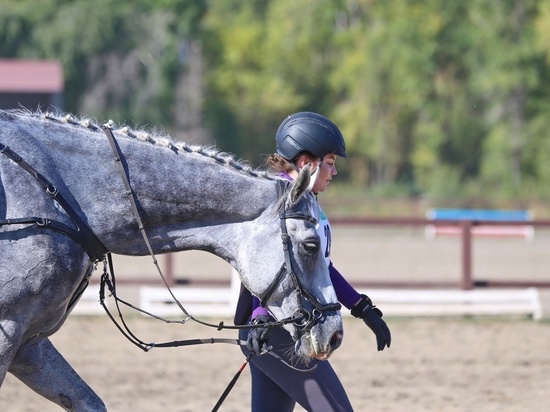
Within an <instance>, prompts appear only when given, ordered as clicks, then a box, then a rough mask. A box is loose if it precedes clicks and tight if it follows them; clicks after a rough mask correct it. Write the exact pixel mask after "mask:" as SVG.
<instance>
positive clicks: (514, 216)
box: [427, 209, 533, 222]
mask: <svg viewBox="0 0 550 412" xmlns="http://www.w3.org/2000/svg"><path fill="white" fill-rule="evenodd" d="M427 218H428V219H431V220H491V221H516V222H523V221H525V222H527V221H530V220H532V219H533V217H532V215H531V212H530V211H529V210H489V209H431V210H429V211H428V213H427Z"/></svg>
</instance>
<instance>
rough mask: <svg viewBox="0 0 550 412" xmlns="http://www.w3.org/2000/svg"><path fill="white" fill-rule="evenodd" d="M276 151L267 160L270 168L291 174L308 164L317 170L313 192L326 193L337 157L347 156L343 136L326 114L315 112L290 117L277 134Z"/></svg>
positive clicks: (335, 172)
mask: <svg viewBox="0 0 550 412" xmlns="http://www.w3.org/2000/svg"><path fill="white" fill-rule="evenodd" d="M275 140H276V142H277V146H276V148H275V151H276V153H275V154H274V155H272V156H270V157H269V158H268V159H267V163H268V165H269V167H270V168H271V169H272V170H274V171H277V172H285V173H287V174H289V175H292V173H293V172H294V171H299V170H301V169H302V168H303V167H304V166H305V165H307V164H311V166H312V170H317V168H318V172H317V173H316V174H315V177H316V180H315V183H314V185H313V189H312V190H313V192H315V193H319V192H324V191H325V190H326V188H327V186H328V184H329V183H330V180H331V179H332V176H334V175H336V174H337V171H336V166H335V162H336V157H337V156H342V157H346V156H347V154H346V145H345V142H344V137H343V136H342V133H341V132H340V130H339V129H338V127H337V126H336V125H335V124H334V123H332V122H331V121H330V120H329V119H327V118H326V117H324V116H322V115H320V114H317V113H312V112H300V113H296V114H293V115H290V116H288V117H287V118H286V119H285V120H284V121H283V122H282V123H281V125H280V126H279V129H278V130H277V134H276V135H275Z"/></svg>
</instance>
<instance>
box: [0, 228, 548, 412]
mask: <svg viewBox="0 0 550 412" xmlns="http://www.w3.org/2000/svg"><path fill="white" fill-rule="evenodd" d="M549 246H550V236H549V235H548V234H545V233H544V232H543V233H540V234H539V233H537V237H536V239H535V240H534V241H531V242H529V241H525V240H524V239H498V240H489V239H479V240H478V239H476V240H475V248H474V251H473V252H474V254H473V258H474V276H476V277H478V278H479V277H482V278H487V279H534V280H550V276H549V275H548V263H550V262H549V261H550V255H549V254H548V250H549V249H548V247H549ZM180 259H181V262H180V261H179V260H180ZM333 260H334V262H335V264H336V265H337V266H338V267H339V268H340V270H341V271H342V272H343V273H344V274H346V275H347V276H348V278H349V279H350V280H351V281H352V282H353V280H361V281H368V280H380V279H386V280H422V281H426V280H456V281H457V282H459V280H460V242H459V240H458V239H456V238H455V239H436V240H427V239H425V238H424V237H423V235H422V234H420V233H418V231H416V230H411V229H408V228H404V229H403V230H395V231H394V230H392V231H377V230H370V229H369V230H368V233H367V232H365V229H364V228H349V227H348V228H341V230H335V236H334V246H333ZM149 265H150V264H149V263H148V262H147V263H146V264H144V263H143V260H141V258H139V259H138V258H131V260H130V259H120V260H119V262H118V264H117V271H118V273H119V277H125V276H126V277H132V278H138V279H140V278H143V279H146V278H149V277H150V276H155V275H154V274H153V273H154V270H153V269H152V268H151V266H149ZM174 272H175V275H176V276H177V277H186V278H197V277H199V278H200V277H208V278H216V279H224V278H225V279H227V280H228V279H229V276H230V275H229V269H228V267H227V266H226V264H225V263H224V262H222V261H221V260H219V259H217V258H212V257H209V256H208V257H207V256H205V254H202V252H198V253H194V252H190V253H187V252H186V254H183V256H179V255H178V258H177V262H176V265H175V268H174ZM382 309H383V308H382ZM215 320H218V319H215ZM225 321H226V322H230V320H229V319H225ZM387 322H388V324H389V326H390V328H391V330H392V334H393V342H392V347H391V348H390V349H389V350H385V351H384V352H380V353H379V352H377V351H376V348H375V342H374V336H373V335H372V333H371V332H370V330H368V329H367V327H366V326H365V325H364V324H363V323H362V322H361V321H358V320H356V319H352V318H345V339H344V344H343V345H342V347H341V348H340V349H338V351H337V352H336V353H335V354H334V355H333V357H332V358H331V363H332V365H333V366H334V368H335V369H336V370H337V372H338V373H339V375H340V377H341V379H342V381H343V383H344V385H345V387H346V389H347V391H348V394H349V396H350V399H351V401H352V404H353V405H354V407H355V410H356V411H368V410H372V411H385V412H398V411H399V412H402V411H412V412H415V411H419V412H423V411H429V412H431V411H442V412H458V411H460V412H470V411H476V412H491V411H495V412H496V411H498V412H508V411H509V412H512V411H514V412H515V411H535V412H537V411H541V412H542V411H546V410H548V408H549V407H550V392H549V388H550V373H549V370H550V351H549V350H548V348H549V342H550V323H549V322H548V321H533V320H531V319H527V318H511V317H492V318H487V317H473V318H455V317H444V318H392V317H388V318H387ZM129 323H130V325H131V327H132V329H133V330H134V331H135V333H136V334H137V335H138V336H140V337H142V338H143V339H144V340H149V341H156V342H158V341H162V340H175V339H188V338H198V337H201V338H207V337H225V336H229V337H234V332H232V331H227V332H225V331H222V332H218V331H216V330H212V329H208V328H205V327H204V326H200V325H198V324H196V323H188V324H186V325H168V324H165V323H162V322H159V321H156V320H151V319H146V318H143V317H141V316H136V315H134V316H131V317H130V318H129ZM52 341H53V343H54V345H55V346H56V347H57V348H58V349H59V350H60V352H61V353H63V354H64V355H65V357H66V358H67V359H68V360H69V362H70V363H71V365H73V367H74V368H75V369H76V370H77V371H78V372H79V373H80V374H81V376H82V377H83V378H84V379H85V380H86V381H87V382H88V383H89V384H90V386H91V387H92V388H94V390H95V391H96V392H97V393H98V394H99V395H100V396H101V397H102V399H103V400H104V401H105V403H106V405H107V406H108V409H109V411H112V412H119V411H120V412H126V411H136V412H139V411H168V412H171V411H174V412H183V411H194V412H195V411H209V410H211V409H212V407H213V406H214V405H215V403H216V401H217V399H218V397H219V396H220V395H221V393H222V392H223V390H224V389H225V387H226V385H227V384H228V383H229V381H230V380H231V378H232V377H233V375H234V374H235V373H236V372H237V370H238V368H239V367H240V366H241V364H242V363H243V360H244V358H243V356H242V354H241V352H240V350H239V349H238V347H236V346H233V345H223V344H216V345H200V346H193V347H184V348H172V349H160V348H159V349H154V350H152V351H150V352H147V353H145V352H142V351H141V350H139V349H138V348H136V347H135V346H133V345H132V344H130V343H129V342H128V341H127V340H126V339H125V338H124V337H123V336H122V335H121V334H120V333H119V332H118V331H117V330H116V328H115V326H114V325H113V324H112V323H111V322H110V320H109V319H108V318H107V317H106V316H71V317H70V318H69V320H68V321H67V322H66V324H65V325H64V327H63V328H62V329H61V330H60V331H59V332H58V333H57V334H55V335H54V336H53V337H52ZM249 397H250V377H249V372H248V368H247V369H245V371H244V372H243V374H242V376H241V378H240V379H239V381H238V382H237V384H236V386H235V388H234V389H233V391H232V392H231V394H230V395H229V397H228V398H227V400H226V401H225V403H224V404H223V406H222V408H221V409H220V410H221V411H247V410H249V409H250V407H249V405H250V402H249ZM58 410H60V409H59V408H57V407H56V406H55V405H53V404H52V403H50V402H49V401H47V400H44V399H42V398H40V397H39V396H38V395H36V394H34V393H33V392H32V391H31V390H30V389H28V388H27V387H25V386H24V385H23V384H21V383H20V382H19V381H17V380H16V379H15V378H14V377H13V376H12V375H9V374H8V376H7V378H6V380H5V381H4V384H3V386H2V388H1V390H0V411H15V412H19V411H21V412H35V411H36V412H38V411H40V412H48V411H52V412H53V411H58ZM296 410H297V411H298V410H302V409H300V408H299V407H297V408H296Z"/></svg>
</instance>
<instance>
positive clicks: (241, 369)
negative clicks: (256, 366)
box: [212, 352, 254, 412]
mask: <svg viewBox="0 0 550 412" xmlns="http://www.w3.org/2000/svg"><path fill="white" fill-rule="evenodd" d="M252 356H254V353H253V352H250V353H249V354H248V356H247V357H246V359H245V360H244V363H243V364H242V365H241V367H240V368H239V370H238V371H237V373H236V374H235V376H233V379H231V382H229V384H228V385H227V388H225V390H224V391H223V393H222V395H221V396H220V399H218V402H216V405H214V408H213V409H212V412H216V411H217V410H218V409H220V406H222V403H223V402H224V401H225V399H226V398H227V395H229V392H231V389H233V386H235V384H236V383H237V380H238V379H239V377H240V376H241V373H242V371H243V370H244V368H246V365H248V363H249V362H250V359H252Z"/></svg>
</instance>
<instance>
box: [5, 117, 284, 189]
mask: <svg viewBox="0 0 550 412" xmlns="http://www.w3.org/2000/svg"><path fill="white" fill-rule="evenodd" d="M4 113H5V114H8V116H9V115H11V116H16V117H19V116H23V117H31V118H35V119H42V120H45V121H52V122H57V123H61V124H66V125H69V126H73V127H82V128H85V129H87V130H91V131H93V132H101V133H103V128H104V127H108V128H110V129H111V130H112V131H113V132H114V133H117V134H120V135H122V136H126V137H128V138H133V139H136V140H138V141H142V142H144V143H149V144H152V145H155V146H159V147H167V148H169V149H171V150H172V151H174V152H176V153H179V152H182V153H195V154H199V155H202V156H204V157H207V158H210V159H213V160H214V161H215V162H217V163H219V164H221V165H226V166H229V167H231V168H233V169H235V170H238V171H240V172H243V173H245V174H247V175H250V176H252V177H259V178H264V179H268V180H274V179H277V177H276V176H275V175H274V174H272V173H270V172H269V171H267V170H265V169H259V168H254V167H253V166H252V165H251V164H250V163H249V162H247V161H245V160H243V159H237V158H236V157H235V155H233V154H231V153H227V152H222V151H220V150H218V149H217V148H216V147H215V146H213V145H210V146H201V145H190V144H187V143H185V142H176V141H175V140H174V138H173V137H172V136H170V135H168V134H166V133H164V132H162V131H159V130H147V129H145V128H142V129H132V128H131V127H129V126H127V125H124V124H122V125H115V123H114V122H113V121H112V120H109V121H107V122H104V123H100V122H98V121H97V120H96V119H93V118H91V117H83V116H76V115H73V114H70V113H63V112H61V111H58V112H42V111H41V110H40V109H38V110H36V111H31V110H28V109H25V108H20V109H11V110H5V111H4Z"/></svg>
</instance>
